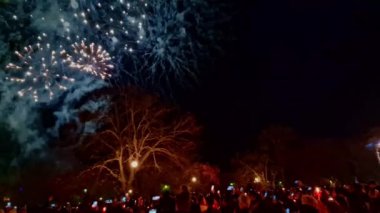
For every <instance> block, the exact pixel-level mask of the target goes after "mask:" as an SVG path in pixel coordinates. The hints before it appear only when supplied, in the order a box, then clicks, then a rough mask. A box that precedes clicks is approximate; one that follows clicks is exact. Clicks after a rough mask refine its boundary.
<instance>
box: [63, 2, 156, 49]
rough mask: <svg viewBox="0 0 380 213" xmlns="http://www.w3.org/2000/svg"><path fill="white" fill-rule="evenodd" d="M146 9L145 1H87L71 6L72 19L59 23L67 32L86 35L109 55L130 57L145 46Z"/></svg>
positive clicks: (68, 37)
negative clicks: (121, 54)
mask: <svg viewBox="0 0 380 213" xmlns="http://www.w3.org/2000/svg"><path fill="white" fill-rule="evenodd" d="M147 7H148V4H147V3H146V2H145V1H144V0H132V1H128V2H126V1H124V0H117V1H116V0H102V1H100V0H97V1H88V0H87V1H86V0H85V1H80V2H78V3H77V4H75V5H71V8H70V9H71V10H69V11H67V12H68V13H71V16H70V17H73V18H68V17H61V18H60V22H61V24H62V25H63V26H64V31H65V32H72V33H77V32H78V31H79V32H83V33H84V34H86V37H87V40H89V41H94V42H96V43H98V44H101V45H103V46H104V48H105V49H107V51H109V52H117V53H123V54H125V53H126V52H127V53H131V52H134V51H135V50H136V49H139V48H140V47H139V46H141V44H143V41H144V38H145V34H146V30H145V26H146V17H147V16H146V14H145V10H146V9H147ZM72 38H73V35H72V36H67V38H66V39H68V40H71V39H72Z"/></svg>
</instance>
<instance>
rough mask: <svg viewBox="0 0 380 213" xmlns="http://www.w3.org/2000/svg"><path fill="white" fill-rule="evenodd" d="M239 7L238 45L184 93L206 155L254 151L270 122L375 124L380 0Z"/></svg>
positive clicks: (332, 133) (309, 132)
mask: <svg viewBox="0 0 380 213" xmlns="http://www.w3.org/2000/svg"><path fill="white" fill-rule="evenodd" d="M240 4H241V5H240V6H239V16H238V17H236V19H235V24H234V27H235V28H236V33H237V39H236V40H237V41H235V42H234V43H233V45H230V47H229V48H228V54H227V55H225V56H224V57H223V58H222V59H220V60H218V61H217V63H216V64H215V67H214V69H213V72H212V74H210V75H209V76H208V77H207V78H204V79H203V82H202V85H201V86H200V88H198V89H196V91H195V92H194V93H193V94H192V96H191V97H190V98H188V97H186V98H187V101H186V104H187V105H190V108H192V110H194V111H195V112H196V114H197V115H198V117H199V118H200V120H201V122H202V123H203V124H204V126H205V137H206V138H205V140H207V143H208V145H207V146H206V152H207V153H213V154H211V155H207V156H209V157H208V159H211V161H218V160H219V159H223V158H225V157H224V156H230V154H232V153H234V152H235V151H241V150H244V149H246V148H248V147H252V146H253V145H252V143H253V140H254V138H255V137H256V136H257V134H258V132H259V131H260V130H261V129H263V128H265V127H266V126H268V125H285V126H290V127H293V128H294V129H295V130H296V131H297V132H298V133H299V134H301V135H305V136H307V137H316V138H324V137H350V136H353V135H357V134H361V133H363V132H364V131H366V130H367V129H368V128H370V127H372V126H376V125H380V66H379V62H380V13H379V11H380V2H378V3H376V1H371V3H369V1H368V2H365V1H351V0H346V1H334V0H312V1H304V0H293V1H290V0H282V1H273V0H256V1H254V0H252V1H246V2H241V3H240ZM250 143H251V144H250ZM229 153H230V154H229Z"/></svg>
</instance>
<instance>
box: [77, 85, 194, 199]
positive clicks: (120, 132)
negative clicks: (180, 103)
mask: <svg viewBox="0 0 380 213" xmlns="http://www.w3.org/2000/svg"><path fill="white" fill-rule="evenodd" d="M112 99H113V100H112V104H111V106H110V108H109V110H108V112H107V113H105V114H104V115H101V116H99V117H95V119H93V120H94V123H96V124H97V125H98V126H99V131H97V132H96V133H94V134H91V135H89V136H86V137H85V138H84V142H83V146H82V147H81V151H85V152H87V154H85V155H89V156H90V157H89V158H87V159H86V161H87V163H89V165H90V167H89V168H88V169H87V170H85V171H84V172H83V173H87V172H91V171H98V172H99V174H106V175H108V176H110V177H112V178H113V179H114V180H116V181H117V182H118V183H119V184H120V187H121V190H122V191H123V192H126V190H128V189H130V188H131V187H132V186H133V184H134V181H135V177H136V174H137V173H139V172H140V171H143V170H146V169H149V172H151V170H152V168H153V169H155V170H156V171H161V170H162V169H165V167H169V165H170V166H172V165H175V166H176V167H177V168H182V167H184V166H185V165H186V163H187V160H188V158H187V156H189V153H190V151H191V150H192V149H193V148H195V143H194V141H195V138H196V135H197V133H198V130H199V128H198V127H197V125H196V123H195V119H194V117H193V116H191V115H190V114H182V113H181V112H180V111H179V110H177V109H176V108H174V107H170V106H167V105H165V104H163V103H162V102H160V101H159V99H158V97H155V96H152V95H146V94H144V93H143V92H142V91H140V90H137V89H132V88H129V89H127V90H125V91H123V92H121V94H119V95H118V96H117V97H113V98H112ZM85 155H84V156H85Z"/></svg>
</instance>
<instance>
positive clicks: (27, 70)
mask: <svg viewBox="0 0 380 213" xmlns="http://www.w3.org/2000/svg"><path fill="white" fill-rule="evenodd" d="M15 54H16V56H17V58H18V60H17V62H16V63H9V64H8V65H6V69H7V70H9V71H10V72H9V76H7V77H6V80H8V81H10V82H13V83H17V84H18V85H19V86H20V87H21V89H19V90H18V95H19V96H21V97H24V96H27V97H30V98H32V99H33V100H34V101H35V102H46V101H50V100H52V99H53V98H54V96H55V95H56V94H57V93H58V92H59V91H61V92H62V91H65V90H67V86H66V85H67V84H69V83H72V82H74V81H75V79H73V78H70V77H68V76H67V75H65V74H63V71H62V69H61V61H60V57H59V54H58V53H57V51H56V50H53V49H52V48H51V45H50V44H49V43H47V44H45V45H41V44H40V43H37V44H36V45H29V46H25V47H24V48H23V50H22V51H15Z"/></svg>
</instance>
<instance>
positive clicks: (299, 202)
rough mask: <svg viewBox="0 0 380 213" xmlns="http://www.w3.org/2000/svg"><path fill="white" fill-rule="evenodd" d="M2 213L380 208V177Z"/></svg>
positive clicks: (360, 212)
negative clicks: (346, 182) (336, 183)
mask: <svg viewBox="0 0 380 213" xmlns="http://www.w3.org/2000/svg"><path fill="white" fill-rule="evenodd" d="M0 212H1V213H3V212H5V213H17V212H18V213H27V212H28V213H34V212H35V213H45V212H46V213H48V212H51V213H53V212H57V213H58V212H61V213H92V212H94V213H95V212H99V213H106V212H107V213H125V212H128V213H131V212H133V213H136V212H137V213H175V212H177V213H202V212H205V213H250V212H252V213H256V212H257V213H265V212H268V213H271V212H273V213H277V212H278V213H296V212H297V213H317V212H319V213H346V212H347V213H380V186H379V185H378V184H376V182H369V183H367V184H361V183H353V184H349V185H341V186H333V187H332V186H320V187H319V186H314V187H310V186H304V185H303V184H300V183H298V182H295V184H294V185H293V186H291V187H288V188H285V187H277V188H276V189H269V190H268V189H261V190H259V189H257V188H255V187H253V186H250V185H248V186H246V187H238V186H236V185H234V184H230V185H228V186H227V187H226V188H224V190H223V188H221V189H219V190H217V189H216V187H214V186H212V187H211V190H209V192H208V193H204V194H202V193H197V192H191V191H190V190H189V188H188V187H187V186H185V185H183V186H181V188H180V190H179V192H178V193H174V192H173V191H171V190H170V189H166V190H165V189H164V190H162V191H161V194H160V195H156V196H152V197H150V198H147V199H145V198H143V197H142V196H133V195H129V194H128V193H127V194H125V195H123V196H120V197H115V198H113V199H108V200H104V199H96V200H92V199H91V198H90V196H85V197H84V198H83V200H82V202H80V203H79V205H77V206H72V205H71V204H70V203H69V202H66V203H63V204H58V203H55V201H54V200H53V199H51V200H49V202H48V204H46V205H45V206H40V207H28V208H26V207H23V208H15V207H12V206H9V203H8V206H5V207H4V209H3V210H0Z"/></svg>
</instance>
